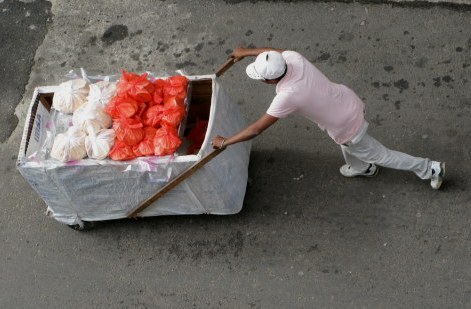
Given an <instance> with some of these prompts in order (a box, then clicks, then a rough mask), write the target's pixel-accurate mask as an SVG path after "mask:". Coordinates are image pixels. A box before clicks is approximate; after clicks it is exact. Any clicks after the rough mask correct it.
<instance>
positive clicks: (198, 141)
mask: <svg viewBox="0 0 471 309" xmlns="http://www.w3.org/2000/svg"><path fill="white" fill-rule="evenodd" d="M207 129H208V121H200V120H197V121H196V124H195V126H194V127H193V129H191V130H190V132H189V133H188V135H187V137H186V138H187V140H188V141H189V142H190V146H189V147H188V154H196V153H197V152H198V150H199V149H200V148H201V145H202V144H203V142H204V138H205V136H206V130H207Z"/></svg>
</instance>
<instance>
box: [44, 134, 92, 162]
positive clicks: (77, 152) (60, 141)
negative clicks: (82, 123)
mask: <svg viewBox="0 0 471 309" xmlns="http://www.w3.org/2000/svg"><path fill="white" fill-rule="evenodd" d="M86 136H87V135H86V134H85V132H83V131H82V130H80V129H78V128H76V127H70V128H69V129H68V130H67V132H65V133H60V134H57V136H56V137H55V139H54V144H53V145H52V150H51V157H52V158H54V159H57V160H59V161H62V162H69V161H75V160H80V159H83V158H85V156H86V155H87V151H86V150H85V137H86Z"/></svg>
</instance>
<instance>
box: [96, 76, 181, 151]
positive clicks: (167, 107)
mask: <svg viewBox="0 0 471 309" xmlns="http://www.w3.org/2000/svg"><path fill="white" fill-rule="evenodd" d="M187 83H188V81H187V79H186V77H184V76H171V77H169V78H167V79H156V80H154V81H150V80H148V78H147V74H146V73H144V74H142V75H137V74H134V73H128V72H126V71H122V75H121V78H120V80H119V81H118V83H117V89H116V95H115V96H113V97H112V98H111V100H110V102H109V103H108V105H107V106H106V108H105V112H106V113H107V114H108V115H110V116H111V118H112V119H113V130H114V131H115V133H116V135H115V143H114V146H113V148H112V149H111V151H110V152H109V157H110V158H111V159H113V160H129V159H133V158H136V157H140V156H150V155H156V156H164V155H171V154H173V153H174V152H175V151H176V150H177V148H178V147H179V146H180V144H181V140H180V137H179V136H178V132H177V129H178V126H179V125H180V123H181V121H182V120H183V118H184V117H185V105H184V100H185V97H186V89H187Z"/></svg>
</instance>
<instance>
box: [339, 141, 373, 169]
mask: <svg viewBox="0 0 471 309" xmlns="http://www.w3.org/2000/svg"><path fill="white" fill-rule="evenodd" d="M340 148H341V149H342V154H343V158H344V159H345V163H347V165H348V166H349V167H350V168H351V169H352V170H354V171H356V172H363V171H365V170H366V169H367V168H368V167H369V165H370V163H368V162H365V161H362V160H360V159H358V158H357V157H355V156H352V155H351V154H350V153H349V152H348V146H346V145H340Z"/></svg>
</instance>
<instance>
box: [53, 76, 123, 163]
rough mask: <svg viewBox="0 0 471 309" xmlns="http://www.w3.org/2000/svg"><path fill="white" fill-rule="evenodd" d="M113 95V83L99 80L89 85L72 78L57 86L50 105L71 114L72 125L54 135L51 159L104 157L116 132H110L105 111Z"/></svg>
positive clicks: (108, 120)
mask: <svg viewBox="0 0 471 309" xmlns="http://www.w3.org/2000/svg"><path fill="white" fill-rule="evenodd" d="M115 92H116V83H111V82H107V81H100V82H97V83H95V84H90V85H89V84H88V83H87V82H86V81H85V80H83V79H75V80H70V81H67V82H64V83H62V84H60V85H59V87H58V90H57V91H56V92H55V93H54V97H53V102H52V106H53V107H54V108H55V109H56V110H58V111H59V112H62V113H65V114H73V116H72V124H73V125H72V126H71V127H69V128H68V130H67V131H66V132H64V133H60V134H57V136H56V137H55V138H54V143H53V145H52V149H51V157H53V158H54V159H57V160H60V161H62V162H69V161H75V160H80V159H83V158H85V157H86V156H88V157H89V158H91V159H97V160H102V159H104V158H106V156H107V155H108V153H109V151H110V149H111V147H113V144H114V138H115V133H114V130H112V129H110V127H111V124H112V120H111V117H110V116H109V115H108V114H107V113H105V112H104V109H105V106H106V105H107V103H108V101H109V100H110V99H111V97H112V96H114V94H115Z"/></svg>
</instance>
